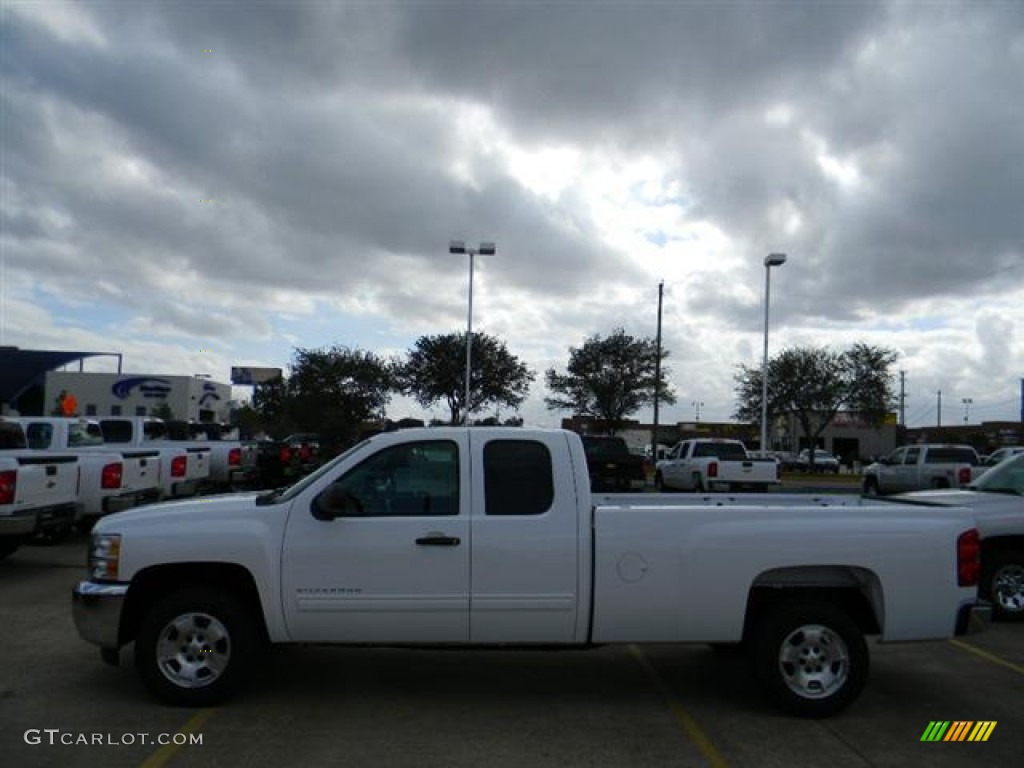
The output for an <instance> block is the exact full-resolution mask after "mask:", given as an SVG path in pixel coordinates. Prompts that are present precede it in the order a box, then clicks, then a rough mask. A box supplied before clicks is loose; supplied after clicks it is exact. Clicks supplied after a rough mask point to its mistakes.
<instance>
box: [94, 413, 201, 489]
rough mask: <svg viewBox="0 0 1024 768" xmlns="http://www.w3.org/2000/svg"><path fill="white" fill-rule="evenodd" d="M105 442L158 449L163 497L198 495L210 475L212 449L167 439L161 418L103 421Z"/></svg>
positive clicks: (122, 418)
mask: <svg viewBox="0 0 1024 768" xmlns="http://www.w3.org/2000/svg"><path fill="white" fill-rule="evenodd" d="M100 428H101V429H102V430H103V439H104V441H106V442H107V443H108V444H110V445H126V446H131V447H133V448H146V449H151V450H156V451H158V452H159V454H160V497H161V498H162V499H177V498H183V497H186V496H195V495H196V493H197V492H198V491H199V488H200V487H201V486H202V485H203V484H204V483H206V482H207V479H208V478H209V476H210V449H209V447H208V446H196V445H185V444H176V443H173V442H170V441H168V440H167V439H166V436H167V428H166V426H165V425H164V423H163V421H161V420H160V419H152V418H149V417H146V416H134V417H130V416H125V417H116V416H111V417H109V418H103V419H100Z"/></svg>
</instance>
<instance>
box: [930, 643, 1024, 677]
mask: <svg viewBox="0 0 1024 768" xmlns="http://www.w3.org/2000/svg"><path fill="white" fill-rule="evenodd" d="M949 642H950V643H952V644H953V645H955V646H956V647H957V648H963V649H964V650H965V651H967V652H969V653H973V654H974V655H975V656H980V657H981V658H983V659H985V660H986V661H991V662H992V663H993V664H998V665H999V666H1001V667H1006V668H1007V669H1012V670H1013V671H1014V672H1016V673H1017V674H1019V675H1024V667H1022V666H1021V665H1020V664H1014V663H1013V662H1012V661H1007V660H1006V659H1001V658H999V657H998V656H996V655H995V654H994V653H989V652H988V651H983V650H982V649H981V648H979V647H978V646H976V645H971V644H970V643H965V642H964V641H963V640H950V641H949Z"/></svg>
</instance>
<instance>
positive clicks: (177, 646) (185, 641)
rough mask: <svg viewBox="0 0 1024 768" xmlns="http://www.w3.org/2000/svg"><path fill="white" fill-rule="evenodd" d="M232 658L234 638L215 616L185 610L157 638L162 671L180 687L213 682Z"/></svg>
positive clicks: (202, 685) (199, 686) (158, 657)
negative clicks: (232, 638) (232, 639)
mask: <svg viewBox="0 0 1024 768" xmlns="http://www.w3.org/2000/svg"><path fill="white" fill-rule="evenodd" d="M230 660H231V637H230V636H229V635H228V630H227V627H225V626H224V625H223V624H222V623H221V622H220V621H218V620H217V619H216V618H215V617H213V616H210V615H209V614H206V613H183V614H181V615H180V616H177V617H176V618H174V619H172V620H171V621H169V622H168V623H167V624H166V625H165V626H164V628H163V629H162V630H160V635H159V637H158V639H157V646H156V662H157V667H158V668H159V669H160V672H161V673H162V674H163V676H164V677H166V678H167V679H168V680H169V681H170V682H171V683H173V684H174V685H176V686H179V687H181V688H202V687H204V686H207V685H210V684H211V683H212V682H214V681H215V680H216V679H217V678H218V677H220V676H221V674H222V673H223V672H224V670H225V669H227V666H228V663H229V662H230Z"/></svg>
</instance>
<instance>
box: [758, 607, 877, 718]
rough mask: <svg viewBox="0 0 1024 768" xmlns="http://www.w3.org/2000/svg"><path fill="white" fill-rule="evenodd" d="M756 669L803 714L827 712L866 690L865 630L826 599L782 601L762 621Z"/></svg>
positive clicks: (781, 699)
mask: <svg viewBox="0 0 1024 768" xmlns="http://www.w3.org/2000/svg"><path fill="white" fill-rule="evenodd" d="M753 653H754V671H755V673H756V675H757V678H758V680H759V682H760V683H761V685H762V686H763V687H764V689H765V690H766V692H767V693H768V695H769V696H770V697H771V698H772V699H773V700H774V701H775V702H776V703H777V704H779V705H780V706H781V707H783V708H784V709H786V710H788V711H790V712H792V713H793V714H796V715H800V716H801V717H827V716H828V715H832V714H835V713H836V712H839V711H840V710H842V709H844V708H845V707H847V706H849V705H850V704H851V703H852V702H853V701H854V699H856V698H857V696H858V695H860V692H861V690H862V689H863V688H864V684H865V683H866V682H867V676H868V664H869V660H868V649H867V644H866V643H865V642H864V635H863V634H862V633H861V631H860V629H859V628H858V627H857V625H856V624H855V623H854V621H853V620H852V619H851V618H850V617H849V616H848V615H847V614H846V613H844V612H843V611H841V610H839V609H838V608H836V607H834V606H833V605H831V604H829V603H825V602H800V603H791V604H787V605H783V606H780V607H779V608H777V609H775V610H774V611H773V612H772V613H770V614H769V615H767V616H766V617H765V618H764V619H763V620H762V621H761V622H760V623H759V624H758V626H757V628H756V629H755V633H754V643H753Z"/></svg>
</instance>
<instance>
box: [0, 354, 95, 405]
mask: <svg viewBox="0 0 1024 768" xmlns="http://www.w3.org/2000/svg"><path fill="white" fill-rule="evenodd" d="M109 354H112V353H110V352H63V351H58V350H37V349H18V348H17V347H0V403H11V402H14V401H15V400H17V399H18V397H19V396H20V395H21V393H22V392H24V391H25V390H26V389H28V388H29V387H31V386H32V385H33V384H35V383H36V382H38V383H40V384H41V383H42V382H43V377H44V376H45V375H46V372H47V371H53V370H56V369H57V368H60V367H61V366H62V365H67V364H68V363H73V362H74V361H75V360H83V359H85V358H87V357H96V356H98V355H109Z"/></svg>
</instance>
